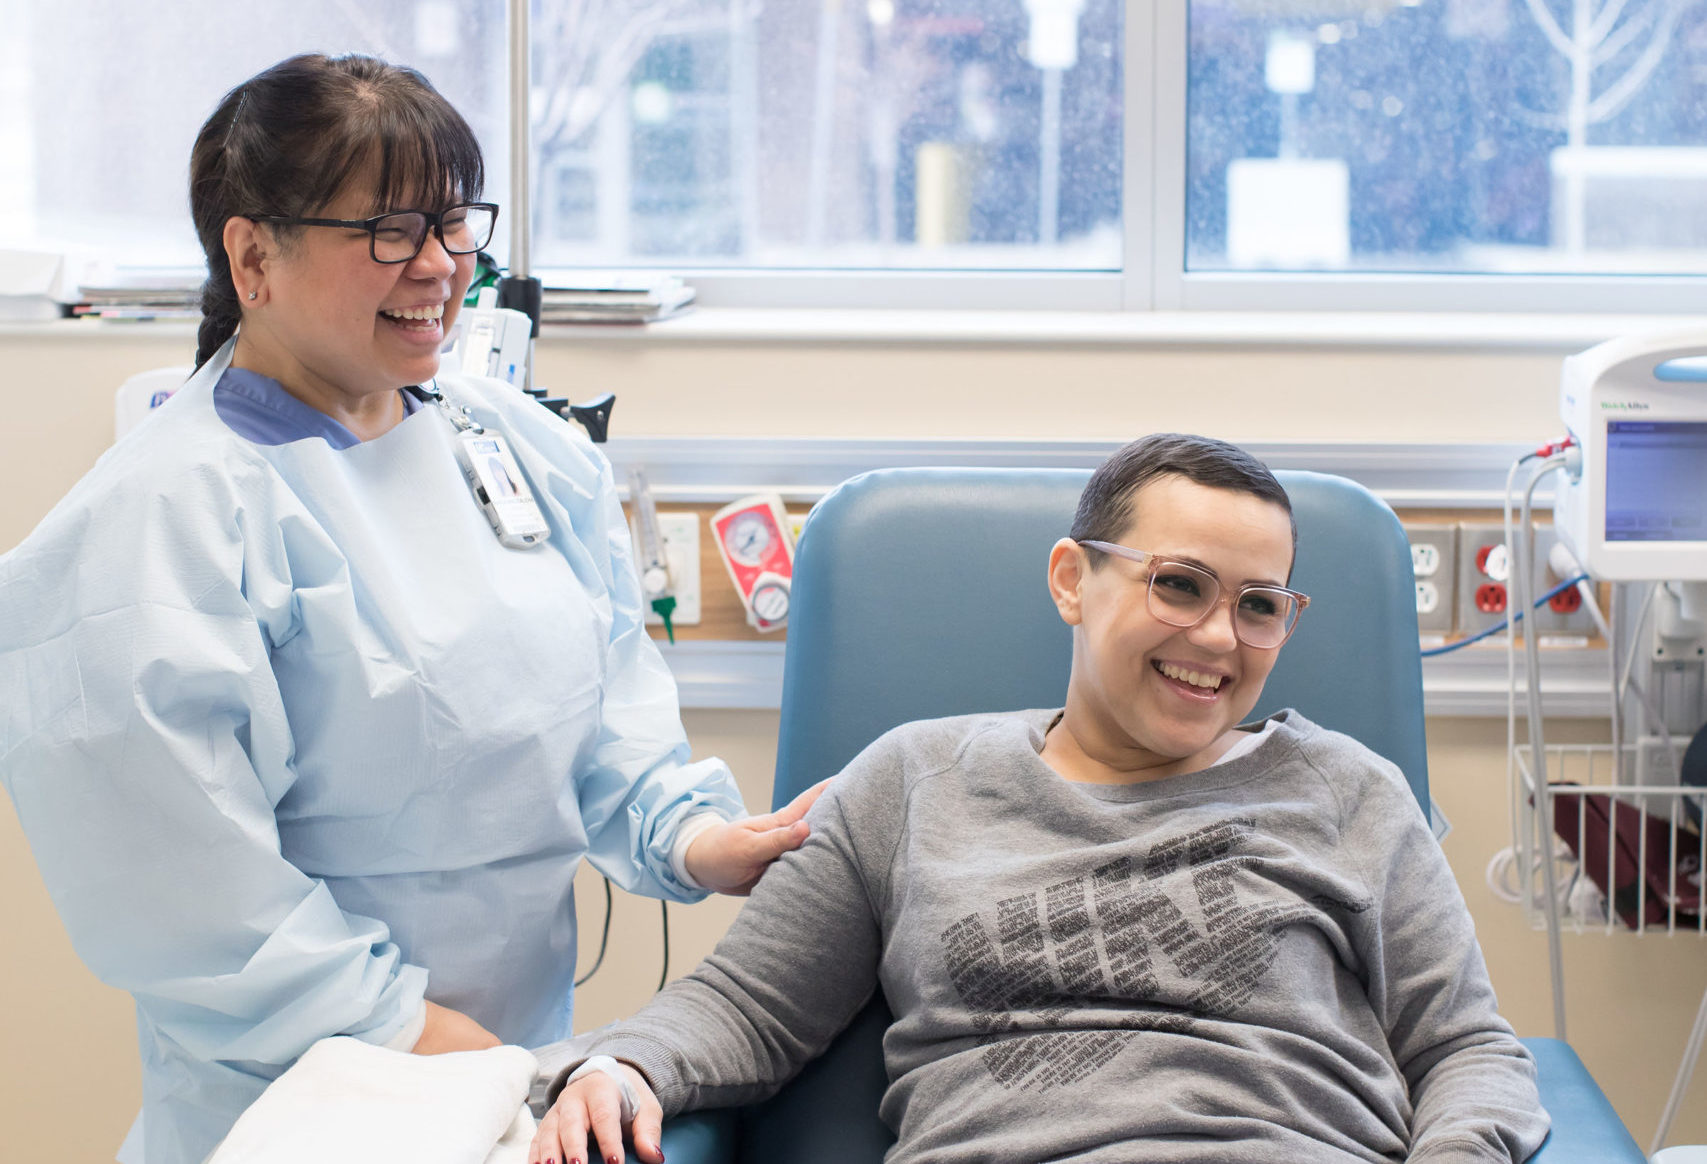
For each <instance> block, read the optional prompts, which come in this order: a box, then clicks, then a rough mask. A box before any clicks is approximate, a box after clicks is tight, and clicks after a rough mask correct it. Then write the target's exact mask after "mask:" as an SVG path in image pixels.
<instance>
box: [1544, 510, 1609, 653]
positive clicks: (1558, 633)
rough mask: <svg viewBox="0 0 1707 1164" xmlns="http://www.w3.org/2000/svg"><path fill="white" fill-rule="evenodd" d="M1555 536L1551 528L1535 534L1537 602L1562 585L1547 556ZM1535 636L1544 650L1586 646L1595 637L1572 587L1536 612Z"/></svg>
mask: <svg viewBox="0 0 1707 1164" xmlns="http://www.w3.org/2000/svg"><path fill="white" fill-rule="evenodd" d="M1557 540H1558V535H1556V534H1555V533H1554V532H1553V527H1552V526H1540V527H1538V528H1537V529H1536V530H1535V558H1536V565H1535V597H1537V598H1539V597H1541V596H1542V595H1543V594H1545V593H1547V592H1548V591H1549V590H1551V589H1553V587H1555V586H1557V585H1558V584H1559V583H1561V582H1563V581H1565V579H1564V578H1561V577H1560V576H1559V575H1557V574H1555V573H1554V572H1553V568H1552V567H1551V566H1550V565H1549V564H1548V562H1547V554H1548V551H1550V550H1551V549H1552V548H1553V543H1554V542H1556V541H1557ZM1535 633H1536V634H1537V635H1540V636H1541V643H1542V645H1543V646H1587V645H1588V641H1589V639H1590V637H1592V636H1593V635H1594V633H1595V625H1594V618H1593V616H1591V615H1590V614H1589V612H1588V611H1587V610H1586V609H1585V608H1584V607H1583V596H1582V592H1581V591H1579V590H1578V589H1577V588H1576V587H1575V586H1573V587H1571V588H1570V589H1569V590H1561V591H1560V592H1559V593H1557V594H1555V595H1554V596H1553V597H1552V598H1550V599H1548V600H1547V603H1546V605H1544V606H1543V607H1542V608H1541V609H1540V610H1537V611H1536V612H1535Z"/></svg>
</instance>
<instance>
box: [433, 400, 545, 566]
mask: <svg viewBox="0 0 1707 1164" xmlns="http://www.w3.org/2000/svg"><path fill="white" fill-rule="evenodd" d="M407 391H408V392H409V394H410V395H412V396H414V397H415V398H416V399H417V400H419V401H421V402H422V403H423V404H425V403H426V402H428V401H431V402H432V403H434V404H436V405H438V409H439V411H440V412H442V413H443V414H444V416H445V419H446V420H449V421H450V423H451V427H453V428H454V429H456V442H455V444H456V463H457V467H458V468H460V469H461V470H462V476H463V479H464V480H466V481H467V482H468V490H469V492H470V493H472V494H473V495H474V502H475V504H476V505H478V506H479V507H480V512H481V513H483V514H484V515H485V516H486V522H487V524H488V525H490V526H491V527H492V532H493V533H494V534H496V535H497V536H498V541H499V542H500V543H501V544H502V545H505V546H507V547H509V548H510V549H513V550H526V549H531V548H532V547H534V546H537V545H541V544H543V543H544V542H545V541H546V539H548V538H549V537H550V536H551V526H550V525H548V524H547V523H546V520H545V515H544V514H543V513H541V512H540V509H539V503H538V502H536V501H535V500H534V496H533V491H532V490H531V489H529V488H528V482H527V477H525V476H524V475H523V474H522V470H521V466H520V465H519V464H517V463H516V459H515V456H514V455H513V454H512V453H511V452H510V447H509V443H508V442H507V441H505V440H504V437H503V435H502V434H501V433H499V432H497V431H495V430H494V431H491V432H488V431H487V430H486V428H485V427H484V426H483V425H482V424H481V423H480V422H479V421H477V420H475V419H474V414H473V413H472V412H471V411H470V410H469V408H468V405H466V404H462V403H456V404H452V403H451V402H450V401H449V400H447V399H446V398H445V394H444V393H443V392H442V391H440V390H439V385H438V382H437V381H436V380H429V381H428V382H427V383H425V384H414V385H410V386H409V388H408V389H407Z"/></svg>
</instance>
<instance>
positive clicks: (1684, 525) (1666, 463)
mask: <svg viewBox="0 0 1707 1164" xmlns="http://www.w3.org/2000/svg"><path fill="white" fill-rule="evenodd" d="M1606 540H1607V541H1609V542H1698V541H1707V421H1668V420H1613V421H1608V422H1607V425H1606Z"/></svg>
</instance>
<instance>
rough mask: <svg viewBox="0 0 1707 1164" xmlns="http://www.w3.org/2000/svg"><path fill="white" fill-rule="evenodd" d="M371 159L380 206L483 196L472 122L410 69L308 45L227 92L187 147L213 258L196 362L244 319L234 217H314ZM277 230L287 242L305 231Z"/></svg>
mask: <svg viewBox="0 0 1707 1164" xmlns="http://www.w3.org/2000/svg"><path fill="white" fill-rule="evenodd" d="M370 165H371V166H373V167H374V168H375V170H376V171H377V172H376V174H375V186H374V203H373V208H372V210H371V211H370V213H372V214H379V213H382V212H384V211H385V210H388V209H396V208H399V207H400V206H401V204H402V203H403V201H404V200H405V199H415V198H428V199H443V200H444V202H443V204H444V205H450V204H452V203H454V202H462V201H467V200H471V199H475V198H478V197H479V196H480V190H481V187H482V186H483V185H484V183H485V168H484V165H483V164H482V162H481V159H480V145H479V143H478V142H476V141H475V140H474V131H473V130H471V129H470V128H469V127H468V123H467V122H466V121H464V120H463V119H462V115H461V114H459V113H458V112H457V111H456V110H455V109H453V108H451V105H450V102H448V101H446V100H445V99H444V98H443V97H442V96H440V94H439V92H438V90H436V89H434V88H433V86H432V84H431V83H430V82H429V81H428V80H427V79H426V78H425V77H423V76H422V75H421V74H420V73H417V72H416V71H415V70H414V69H408V68H403V67H401V66H399V65H390V64H386V63H385V62H384V61H381V60H376V59H375V58H373V57H364V56H344V57H326V56H320V55H318V54H304V55H302V56H295V57H291V58H290V59H289V60H286V61H281V62H279V63H278V64H276V65H274V66H273V67H272V68H270V69H268V70H266V71H265V72H263V73H259V74H257V75H255V76H253V77H251V78H250V79H249V80H247V81H245V82H243V83H242V84H241V85H239V86H237V88H235V89H233V90H231V92H229V93H227V94H226V95H225V97H224V99H223V100H221V101H220V103H219V107H218V108H217V109H215V110H214V111H213V116H211V117H209V118H208V119H207V123H206V124H205V125H203V126H202V128H201V132H200V133H199V134H197V135H196V144H195V149H194V150H193V151H192V152H191V154H190V214H191V216H192V217H193V218H194V220H195V224H196V235H197V237H198V238H199V239H200V240H201V244H202V251H203V253H204V254H206V256H207V282H206V283H205V284H203V285H202V325H201V332H200V334H199V335H198V337H197V344H196V366H197V367H198V368H199V367H201V365H202V364H204V363H206V362H207V360H208V358H209V357H210V356H212V355H213V353H214V352H216V351H218V350H219V347H220V345H221V344H223V343H224V342H225V341H226V340H228V339H230V338H231V336H232V335H233V334H235V333H236V331H237V325H238V323H239V322H241V320H242V310H241V306H240V304H239V303H238V301H237V289H236V287H235V286H234V285H233V283H232V279H231V264H230V261H229V260H228V259H227V257H226V254H225V239H224V236H225V223H226V221H227V220H228V219H230V218H233V217H247V218H258V217H261V216H278V217H284V218H293V217H299V216H311V215H312V214H313V213H314V212H315V211H316V210H319V209H321V208H323V207H325V206H326V205H327V204H328V203H330V202H331V201H332V200H333V199H334V198H336V197H337V196H338V195H339V194H340V193H341V192H342V191H343V189H344V187H345V184H346V183H348V182H349V181H350V179H351V178H352V177H354V176H355V175H356V174H358V173H359V172H361V171H362V170H363V168H364V167H367V166H370ZM423 209H425V207H423ZM273 229H274V230H275V231H276V232H278V233H279V237H280V238H281V240H282V241H284V242H285V243H286V245H288V241H289V240H290V239H291V238H293V237H294V235H295V233H296V232H297V231H299V230H300V228H297V227H274V228H273Z"/></svg>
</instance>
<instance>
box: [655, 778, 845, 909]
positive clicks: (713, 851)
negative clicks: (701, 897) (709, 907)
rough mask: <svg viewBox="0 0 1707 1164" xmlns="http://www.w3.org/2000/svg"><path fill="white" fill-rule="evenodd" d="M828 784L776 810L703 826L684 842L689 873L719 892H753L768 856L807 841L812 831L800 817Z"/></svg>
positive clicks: (803, 794) (773, 856)
mask: <svg viewBox="0 0 1707 1164" xmlns="http://www.w3.org/2000/svg"><path fill="white" fill-rule="evenodd" d="M829 783H830V782H829V781H828V780H821V781H819V782H818V783H817V784H814V785H813V786H812V787H810V788H808V789H807V790H806V791H805V792H802V793H801V794H800V795H799V796H796V797H795V798H794V799H793V800H792V801H790V802H789V803H788V804H787V805H786V806H785V807H783V808H782V809H780V810H779V811H777V812H767V813H765V814H764V815H763V816H750V817H748V818H747V819H746V820H738V821H735V822H733V823H731V824H726V825H720V826H718V827H717V828H713V829H707V830H706V831H705V832H703V833H701V834H700V835H699V836H697V837H695V838H694V842H693V844H691V845H689V846H688V851H687V856H686V858H685V859H684V861H685V863H686V865H687V867H688V872H689V873H691V874H692V875H693V879H694V880H695V881H697V882H699V883H700V884H701V885H703V886H705V887H706V888H707V889H713V890H716V891H717V892H718V893H728V894H732V895H734V896H736V897H740V896H743V895H745V894H747V893H750V892H752V889H753V886H755V885H757V884H758V883H759V878H760V877H763V876H764V873H765V870H766V869H767V868H769V867H770V863H771V862H772V861H774V860H776V859H777V858H778V857H780V856H782V855H783V854H784V853H786V852H788V851H789V850H790V849H798V848H799V847H800V846H801V843H802V842H804V841H805V840H806V835H807V834H808V833H809V832H811V830H810V829H809V828H807V827H806V822H805V821H804V820H802V819H801V817H803V816H805V815H806V810H807V809H809V808H811V807H812V804H813V802H814V801H816V800H817V799H818V797H819V796H820V795H821V794H822V793H823V791H824V789H825V788H826V787H828V786H829Z"/></svg>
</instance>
